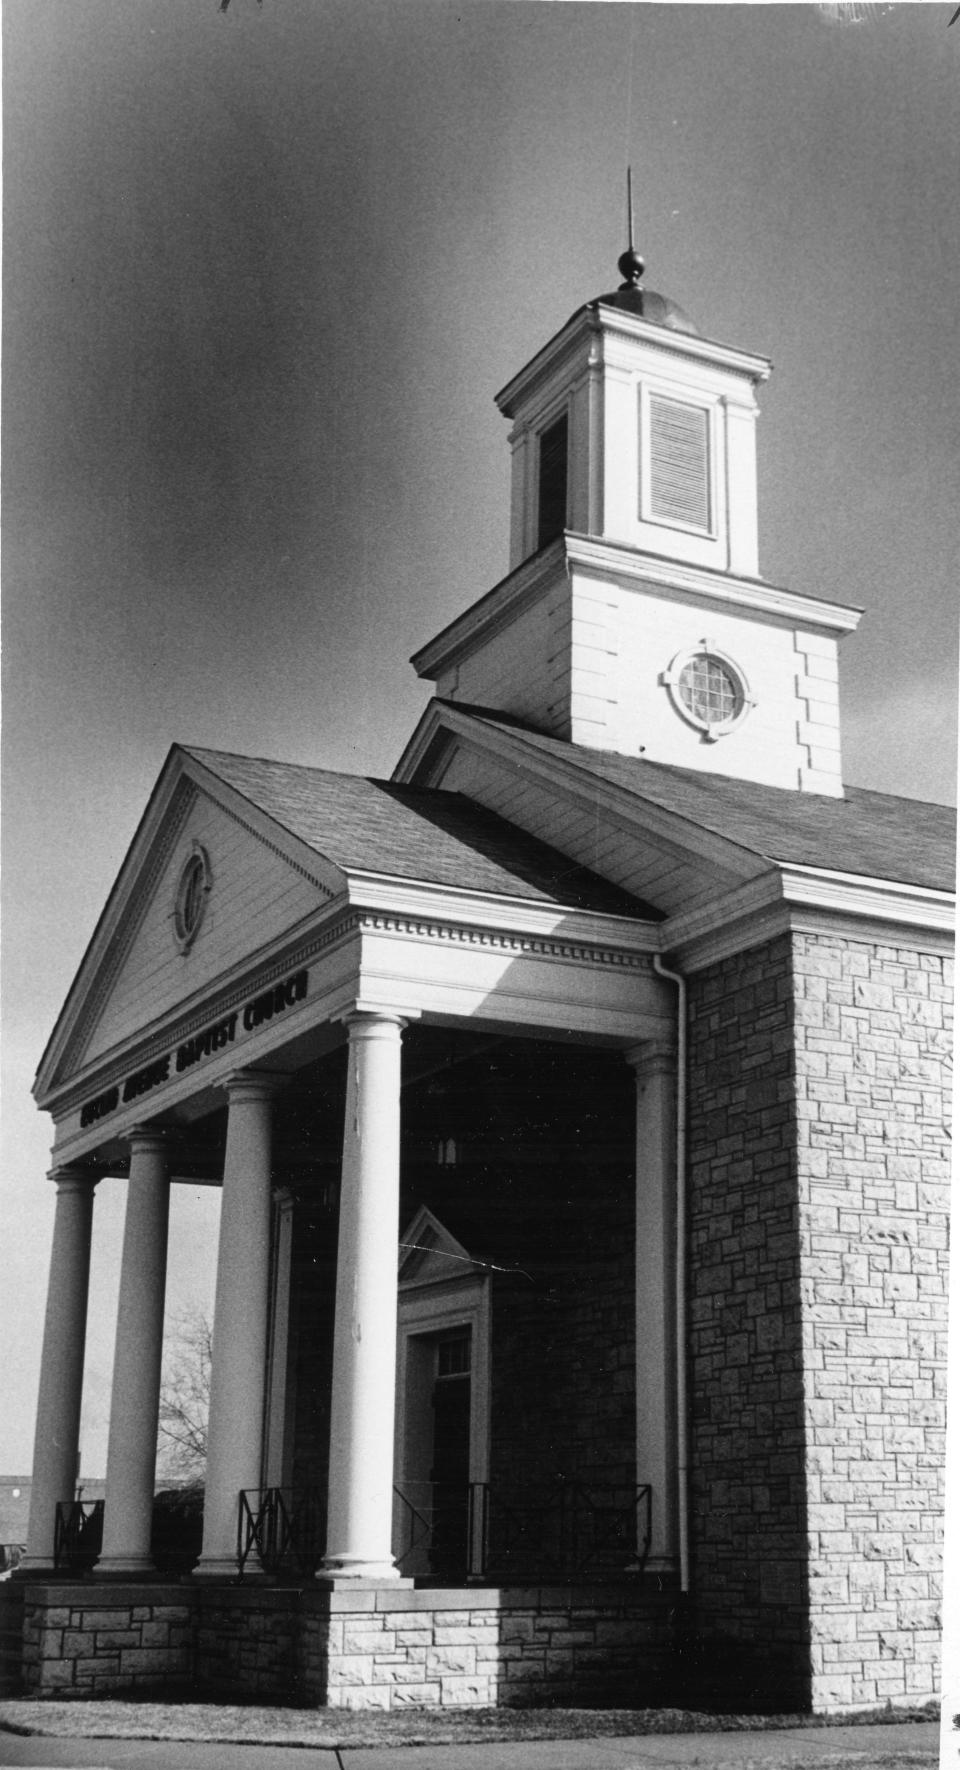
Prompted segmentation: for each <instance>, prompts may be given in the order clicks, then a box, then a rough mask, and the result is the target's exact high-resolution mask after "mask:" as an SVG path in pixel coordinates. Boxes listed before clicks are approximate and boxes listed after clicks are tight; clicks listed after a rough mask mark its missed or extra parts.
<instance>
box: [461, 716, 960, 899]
mask: <svg viewBox="0 0 960 1770" xmlns="http://www.w3.org/2000/svg"><path fill="white" fill-rule="evenodd" d="M439 704H440V705H444V704H448V705H449V706H450V707H451V710H452V711H454V712H455V714H456V716H457V719H458V721H459V720H463V719H466V720H468V721H475V722H476V723H477V724H478V725H480V726H483V727H486V728H488V729H489V728H492V729H495V730H497V731H498V732H499V733H501V734H502V735H503V737H505V738H506V739H507V740H508V741H509V742H510V744H511V745H512V746H514V747H515V749H516V751H517V753H518V755H522V754H523V752H527V753H530V752H535V753H538V754H540V755H543V756H547V757H551V758H554V759H555V760H558V761H560V762H562V763H563V764H564V766H565V767H566V768H567V769H572V770H574V771H575V772H576V773H578V774H579V775H581V776H587V777H593V778H594V779H596V780H597V781H603V782H605V783H607V784H608V785H610V786H613V787H617V788H621V789H622V790H623V791H624V792H626V793H628V794H629V795H630V796H631V797H632V798H634V799H636V800H638V801H640V802H642V803H645V804H648V805H655V806H657V807H658V808H659V809H660V810H663V811H667V812H669V813H673V814H674V815H676V816H677V817H680V818H683V819H685V820H687V821H688V822H689V823H690V824H692V825H696V826H697V827H698V828H700V829H706V830H710V831H712V832H713V833H714V834H715V835H717V836H720V837H723V838H725V839H726V840H727V841H729V842H733V843H736V844H737V845H738V846H739V847H740V848H743V849H746V850H748V851H750V852H751V853H753V854H755V855H756V856H757V857H758V858H761V859H763V860H766V861H768V862H770V863H772V864H774V865H775V864H777V863H778V862H779V863H782V864H785V865H793V866H806V867H816V868H820V869H823V870H825V871H832V872H838V873H850V874H860V875H863V876H865V877H869V878H874V879H887V880H890V881H895V882H897V883H899V884H905V885H916V886H922V887H925V888H928V889H932V890H936V891H951V890H953V888H954V885H955V880H956V841H957V831H956V811H955V809H954V808H953V807H952V806H948V805H934V804H930V803H928V802H927V801H925V800H917V799H901V798H897V797H896V796H895V795H893V794H891V793H875V792H872V791H870V790H868V789H867V788H864V787H847V788H846V793H845V797H844V798H843V799H834V798H830V797H828V796H827V795H825V794H819V793H817V794H814V793H801V792H792V791H789V790H788V789H785V788H783V787H769V786H764V785H762V784H761V783H759V782H756V781H745V780H734V779H731V778H730V777H729V776H727V775H719V774H705V773H700V772H699V771H695V770H693V769H686V768H674V767H671V766H669V765H667V764H666V763H661V762H648V761H646V760H645V759H644V758H643V757H640V756H620V755H616V754H613V753H612V752H609V751H606V750H589V749H586V748H584V747H583V746H582V745H578V744H571V743H566V742H564V740H563V739H561V738H555V737H549V736H547V735H546V734H545V733H544V732H540V731H537V730H535V729H533V728H532V727H530V726H528V725H525V724H523V723H522V722H521V721H519V720H515V719H512V718H509V717H508V716H506V715H504V714H502V713H497V712H491V711H489V710H488V709H485V708H481V707H468V706H465V705H464V704H463V703H461V702H459V701H457V702H451V703H439Z"/></svg>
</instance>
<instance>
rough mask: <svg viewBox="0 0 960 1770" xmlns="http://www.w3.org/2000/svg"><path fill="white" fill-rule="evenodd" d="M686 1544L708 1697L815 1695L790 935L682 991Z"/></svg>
mask: <svg viewBox="0 0 960 1770" xmlns="http://www.w3.org/2000/svg"><path fill="white" fill-rule="evenodd" d="M689 1027H690V1054H689V1077H690V1117H689V1153H688V1162H689V1198H690V1206H689V1262H690V1304H689V1344H690V1392H691V1452H692V1456H691V1462H692V1480H691V1539H692V1558H693V1593H694V1601H695V1606H696V1609H695V1618H694V1621H695V1628H696V1634H697V1636H698V1637H699V1639H700V1643H701V1649H702V1658H703V1664H704V1665H707V1666H710V1667H713V1668H715V1669H716V1670H717V1672H718V1675H719V1679H720V1687H719V1688H718V1690H717V1692H716V1694H718V1695H724V1694H725V1695H731V1694H732V1692H733V1690H734V1686H735V1685H736V1687H737V1692H738V1699H739V1700H741V1701H743V1702H744V1703H752V1704H755V1705H756V1706H758V1707H776V1706H781V1705H782V1706H786V1705H790V1706H793V1705H798V1706H803V1704H805V1702H806V1701H807V1700H808V1695H809V1689H808V1685H809V1650H808V1637H807V1629H808V1621H807V1569H806V1503H805V1466H804V1428H803V1361H802V1332H801V1308H800V1272H799V1225H798V1210H797V1197H796V1129H795V1115H794V1099H793V1096H794V1088H793V1052H792V1047H793V982H792V976H791V953H790V942H789V937H786V936H784V937H783V938H782V939H778V940H775V941H772V942H771V943H769V944H768V945H766V946H762V947H757V948H754V949H752V950H751V951H748V952H746V953H742V954H737V955H734V956H732V957H731V958H728V959H725V960H724V961H723V962H722V963H720V964H717V965H714V966H711V967H710V968H709V969H708V970H705V971H703V972H700V973H698V974H696V975H695V976H693V977H692V978H691V981H690V993H689Z"/></svg>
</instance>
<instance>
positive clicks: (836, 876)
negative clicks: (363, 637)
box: [781, 864, 956, 934]
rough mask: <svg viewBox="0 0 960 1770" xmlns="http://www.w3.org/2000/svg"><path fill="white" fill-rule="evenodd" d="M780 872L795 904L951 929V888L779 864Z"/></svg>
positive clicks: (953, 906)
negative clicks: (936, 887) (941, 888)
mask: <svg viewBox="0 0 960 1770" xmlns="http://www.w3.org/2000/svg"><path fill="white" fill-rule="evenodd" d="M781 873H782V877H783V894H784V898H785V899H786V901H787V902H788V903H790V904H791V905H796V906H797V907H801V906H802V907H803V908H806V909H815V910H827V911H830V912H831V913H839V914H842V915H845V916H852V917H859V918H864V917H866V918H869V919H871V920H873V921H879V922H895V923H897V924H898V925H901V926H904V927H908V928H929V929H930V930H931V932H936V933H945V934H950V933H952V932H953V930H954V926H955V918H956V896H955V894H954V893H953V892H952V891H935V890H933V889H932V887H930V886H926V885H906V884H901V883H899V882H897V881H896V880H887V879H877V878H871V877H870V876H868V875H866V874H863V875H861V874H855V873H836V872H829V871H827V870H826V869H825V868H820V867H806V866H799V865H795V864H794V865H790V866H782V867H781Z"/></svg>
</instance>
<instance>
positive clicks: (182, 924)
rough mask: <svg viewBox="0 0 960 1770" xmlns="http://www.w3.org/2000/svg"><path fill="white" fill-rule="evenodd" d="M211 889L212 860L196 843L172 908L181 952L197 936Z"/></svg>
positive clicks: (187, 860) (185, 865)
mask: <svg viewBox="0 0 960 1770" xmlns="http://www.w3.org/2000/svg"><path fill="white" fill-rule="evenodd" d="M209 891H210V862H209V860H208V859H207V855H206V851H205V850H204V849H203V848H201V847H200V844H199V843H195V844H194V847H193V851H192V853H191V854H190V855H189V856H188V857H187V859H186V861H185V862H184V865H183V870H182V872H181V874H180V882H179V884H178V886H177V896H176V902H175V904H174V910H173V925H174V929H175V932H176V936H177V944H178V945H179V947H180V951H181V952H184V953H185V952H186V950H187V948H188V947H189V946H191V945H192V943H193V941H194V939H195V938H196V935H197V931H198V929H199V927H200V923H201V922H202V921H203V912H204V910H205V909H206V907H207V897H208V895H209Z"/></svg>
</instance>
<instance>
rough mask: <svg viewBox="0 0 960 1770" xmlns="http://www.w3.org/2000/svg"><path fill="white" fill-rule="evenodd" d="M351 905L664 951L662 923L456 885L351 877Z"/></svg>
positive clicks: (590, 942) (533, 934)
mask: <svg viewBox="0 0 960 1770" xmlns="http://www.w3.org/2000/svg"><path fill="white" fill-rule="evenodd" d="M348 901H349V902H350V903H351V904H352V905H355V906H356V907H357V908H358V909H364V910H372V911H375V912H383V911H386V912H388V913H390V914H397V915H402V916H408V917H412V918H414V919H416V918H424V917H425V918H426V919H427V920H428V921H437V922H443V923H457V924H460V925H461V926H464V927H470V928H473V929H476V930H477V931H480V930H484V929H487V930H496V931H498V932H500V933H503V934H507V935H510V936H514V935H516V936H518V937H521V938H526V937H528V936H529V937H532V938H535V939H553V938H555V937H557V936H558V935H562V937H563V939H564V940H565V941H567V940H573V941H574V942H578V943H581V944H584V945H592V946H608V945H611V944H612V945H616V946H621V947H625V948H628V949H629V950H631V951H634V952H645V953H652V952H657V951H659V947H660V940H659V932H658V929H659V924H658V923H656V922H647V921H643V920H642V919H640V918H634V917H632V916H616V915H611V914H608V913H605V912H603V911H599V910H583V909H576V908H566V907H565V906H563V905H562V904H558V905H554V904H545V903H543V902H542V901H539V900H537V899H535V898H521V897H518V898H506V897H500V896H498V895H496V893H494V892H480V891H464V890H461V889H459V888H457V887H454V886H448V885H437V884H434V883H429V882H424V881H421V880H411V879H398V878H395V877H391V876H389V875H387V874H374V873H357V872H351V873H350V875H349V881H348Z"/></svg>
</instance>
